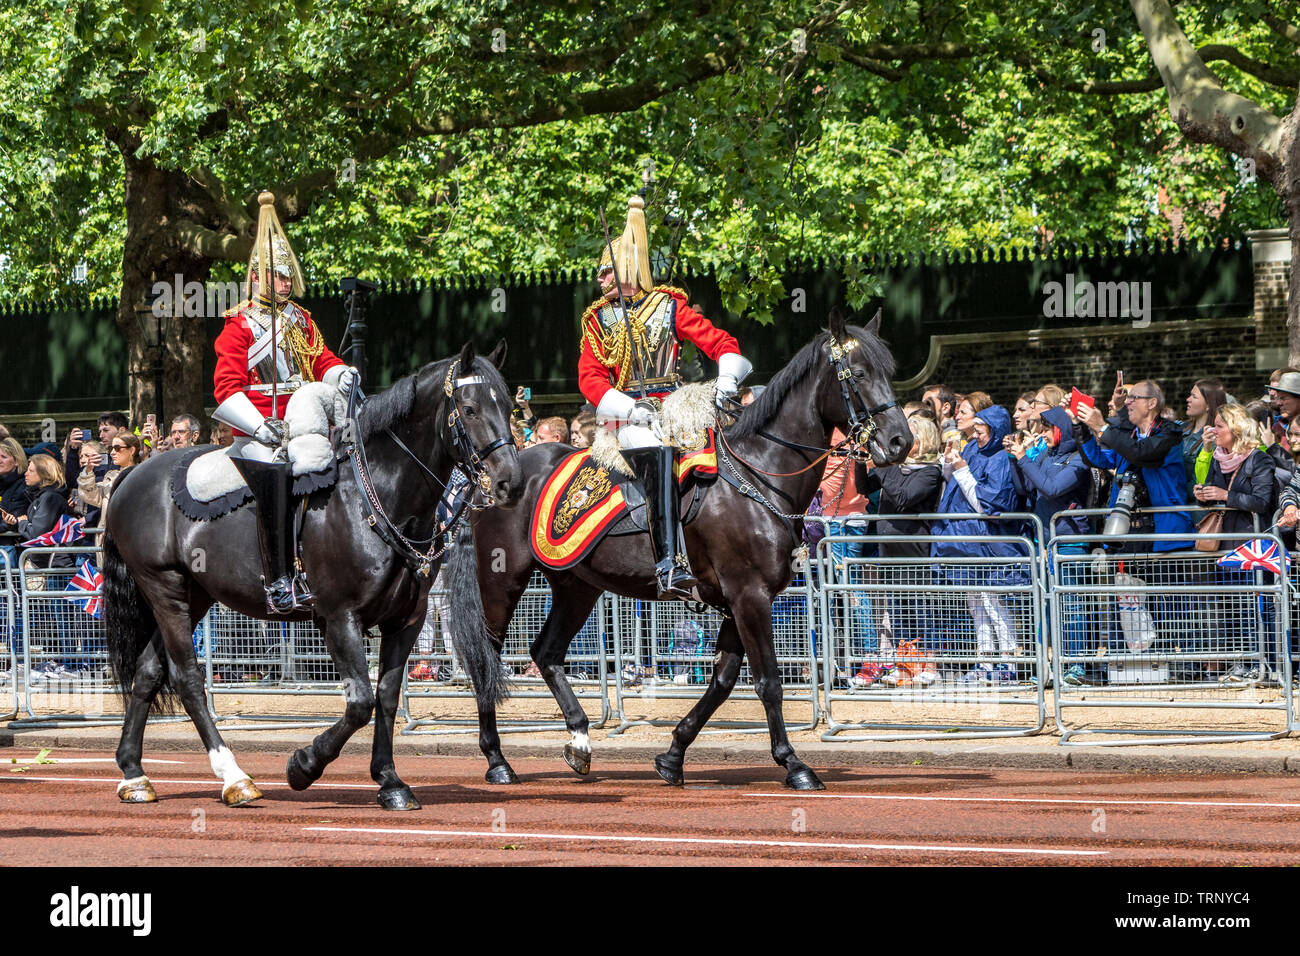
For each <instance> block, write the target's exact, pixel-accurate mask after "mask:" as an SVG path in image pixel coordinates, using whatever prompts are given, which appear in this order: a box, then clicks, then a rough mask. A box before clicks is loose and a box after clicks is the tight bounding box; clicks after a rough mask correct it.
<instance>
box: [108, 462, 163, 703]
mask: <svg viewBox="0 0 1300 956" xmlns="http://www.w3.org/2000/svg"><path fill="white" fill-rule="evenodd" d="M114 487H116V485H114ZM103 546H104V557H103V568H102V571H103V575H104V586H103V598H104V627H105V630H106V631H107V632H108V661H109V666H110V667H111V668H112V671H113V679H114V680H115V681H116V682H117V686H118V691H119V693H121V695H122V706H123V707H128V706H129V705H130V703H131V685H132V684H133V683H134V682H135V670H136V665H137V663H138V662H139V660H140V654H141V652H142V651H144V648H145V645H146V644H148V643H149V640H150V639H151V638H152V637H153V635H154V632H155V631H156V630H157V628H158V622H157V621H156V620H155V619H154V616H153V609H152V608H151V607H149V602H148V601H146V600H145V599H144V595H143V594H141V593H140V587H139V585H137V584H136V583H135V578H133V577H132V576H131V570H130V569H129V568H128V567H127V566H126V561H125V560H123V558H122V552H121V551H119V550H118V549H117V543H116V542H115V541H114V540H113V536H112V535H111V534H109V533H108V532H107V531H105V532H104V542H103ZM162 668H163V683H162V686H161V687H160V690H159V693H158V694H156V695H155V696H154V699H153V702H152V704H151V705H150V709H151V710H153V711H155V712H163V711H165V710H167V709H168V702H169V701H170V699H171V698H170V688H169V687H168V684H167V676H166V675H167V661H166V660H165V659H164V660H163V662H162Z"/></svg>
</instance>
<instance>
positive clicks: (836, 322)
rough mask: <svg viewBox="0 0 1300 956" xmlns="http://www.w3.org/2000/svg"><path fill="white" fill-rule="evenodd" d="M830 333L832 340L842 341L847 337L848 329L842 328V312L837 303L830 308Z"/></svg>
mask: <svg viewBox="0 0 1300 956" xmlns="http://www.w3.org/2000/svg"><path fill="white" fill-rule="evenodd" d="M830 333H831V340H832V341H834V342H843V341H844V340H845V339H846V338H848V331H847V330H846V329H845V328H844V313H843V312H841V311H840V307H839V306H838V305H837V306H834V307H832V308H831V314H830Z"/></svg>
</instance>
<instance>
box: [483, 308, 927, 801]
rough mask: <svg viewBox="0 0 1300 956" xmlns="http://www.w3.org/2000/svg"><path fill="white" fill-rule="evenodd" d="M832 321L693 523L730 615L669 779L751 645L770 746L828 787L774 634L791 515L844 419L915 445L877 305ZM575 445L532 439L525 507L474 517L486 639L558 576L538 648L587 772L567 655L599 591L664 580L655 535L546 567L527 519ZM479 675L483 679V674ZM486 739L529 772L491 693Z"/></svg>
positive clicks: (738, 433)
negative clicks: (500, 727)
mask: <svg viewBox="0 0 1300 956" xmlns="http://www.w3.org/2000/svg"><path fill="white" fill-rule="evenodd" d="M830 325H831V328H830V332H829V333H823V334H821V335H819V336H818V337H817V338H816V339H814V340H813V341H812V342H810V343H809V344H808V345H806V346H805V347H804V348H803V349H802V350H801V351H800V352H799V353H798V354H797V355H796V356H795V357H794V358H793V359H792V360H791V361H790V363H789V364H788V365H787V366H786V367H785V368H784V369H783V370H782V371H781V372H779V373H778V374H777V375H776V377H775V378H773V379H772V382H771V384H770V385H768V387H767V388H766V390H764V392H763V393H762V395H761V396H760V397H759V398H758V400H757V401H756V402H754V404H753V405H751V406H749V407H748V408H746V409H745V410H744V411H743V413H742V414H741V416H740V419H739V421H738V422H736V423H735V424H734V425H731V426H730V427H728V428H726V429H725V430H724V431H723V433H722V434H721V435H719V436H718V440H717V456H718V471H719V480H718V481H716V482H715V484H714V486H713V487H712V489H711V490H709V492H708V495H707V497H706V498H705V500H704V504H703V507H702V508H701V510H700V512H699V514H698V515H697V516H696V517H695V518H694V520H692V521H691V523H690V524H689V525H687V526H686V529H685V532H686V546H687V551H688V553H689V555H690V561H691V567H692V568H693V569H694V571H695V574H696V577H697V578H698V579H699V581H700V593H701V596H702V597H703V598H704V599H705V600H706V601H707V602H709V603H710V604H712V605H714V606H715V607H719V608H721V609H724V610H725V611H726V612H727V616H726V618H725V620H724V622H723V625H722V628H721V630H720V631H719V633H718V641H717V650H718V655H719V656H718V658H717V664H716V666H715V667H714V670H713V678H712V680H711V681H710V682H709V686H708V688H707V689H706V690H705V692H704V695H703V697H702V698H701V699H700V701H699V703H697V704H696V705H695V707H694V708H692V709H691V711H690V713H688V714H687V715H686V716H685V717H684V718H683V719H682V720H681V722H680V723H679V724H678V725H677V727H676V729H675V730H674V732H673V741H672V745H671V746H670V747H669V749H668V752H667V753H664V754H662V755H660V756H659V757H657V758H656V759H655V769H656V771H658V773H659V776H661V777H662V778H663V779H664V780H666V781H667V782H668V783H670V784H681V783H682V764H683V760H684V757H685V751H686V748H687V747H689V746H690V745H691V743H692V742H693V741H694V740H695V738H696V736H697V735H698V734H699V732H700V730H701V729H702V728H703V726H704V724H705V723H706V722H707V721H708V719H709V717H710V716H712V714H713V712H714V711H715V710H717V708H718V707H719V706H720V705H721V704H722V703H723V701H725V700H726V699H727V697H728V696H729V695H730V693H731V690H732V688H733V687H734V686H735V682H736V675H737V674H738V672H739V671H740V665H741V661H742V653H743V654H748V655H749V662H750V667H751V669H752V670H753V673H754V677H755V691H756V692H757V694H758V697H759V699H760V700H761V701H762V702H763V707H764V710H765V712H766V715H767V725H768V731H769V733H770V735H771V740H772V756H773V758H774V759H775V760H776V762H777V764H779V765H780V766H782V767H784V768H785V770H786V781H785V782H786V784H787V785H788V786H790V787H792V788H794V789H798V790H816V789H822V783H821V781H820V780H818V778H817V775H816V774H815V773H813V771H812V770H811V769H809V768H808V767H807V766H806V765H805V764H804V763H803V762H802V761H801V760H799V758H798V757H797V756H796V755H795V752H794V749H793V748H792V747H791V746H790V741H789V739H788V737H787V736H786V731H785V722H784V719H783V716H782V713H781V697H782V691H781V675H780V671H779V669H778V667H777V662H776V649H775V647H774V645H773V642H772V602H773V600H774V599H775V598H776V596H777V595H778V594H780V593H781V592H782V591H783V590H785V588H786V587H787V586H788V585H789V584H790V581H791V579H792V577H793V573H794V572H793V568H792V552H793V551H794V550H795V548H796V547H797V546H798V545H799V544H800V541H801V533H802V522H801V521H800V520H798V518H797V517H793V518H792V517H790V516H798V515H802V514H803V512H805V511H806V510H807V508H808V505H809V503H810V502H811V501H812V498H813V495H814V494H815V493H816V491H817V486H818V484H819V483H820V481H821V479H822V472H823V467H824V466H823V459H824V458H825V453H826V451H827V449H828V447H829V446H830V444H831V430H832V429H833V428H836V427H838V428H841V429H844V430H845V432H846V433H850V434H854V435H856V437H857V438H858V439H859V440H860V441H862V442H864V443H865V444H866V446H867V448H868V449H869V450H870V452H871V455H872V457H873V458H874V460H875V461H876V463H877V464H880V465H885V464H890V463H893V462H897V461H901V460H902V459H903V458H904V457H906V455H907V453H908V451H909V450H910V449H911V447H912V435H911V431H910V429H909V428H908V425H907V422H906V420H905V419H904V417H903V415H902V413H901V412H900V411H899V410H898V408H897V403H896V402H895V401H894V397H893V390H892V387H891V385H890V376H891V375H892V374H893V372H894V360H893V356H892V355H891V354H890V352H889V349H888V348H887V347H886V345H885V344H884V343H883V342H882V341H881V340H880V338H879V337H878V336H877V331H878V329H879V315H877V316H876V318H875V319H873V320H872V321H871V323H869V325H868V327H867V328H865V329H862V328H857V327H851V326H845V324H844V322H843V320H842V319H839V318H838V317H833V318H832V320H831V323H830ZM572 451H573V449H572V448H570V447H569V446H567V445H560V444H547V445H542V446H538V447H534V448H531V449H528V450H527V451H526V452H525V453H524V454H523V455H522V456H521V457H520V464H521V465H522V467H523V470H524V473H525V476H526V481H527V487H526V489H525V492H524V496H523V499H522V501H521V506H520V507H517V508H515V509H514V510H513V511H500V510H495V509H494V510H491V511H482V512H478V513H477V514H475V515H474V516H473V519H472V526H473V530H474V540H475V544H476V547H477V548H478V549H479V551H480V552H481V555H480V556H481V557H483V558H484V560H480V561H479V569H480V570H479V574H478V584H479V588H480V590H481V592H482V603H483V606H484V608H485V611H484V614H485V620H486V624H487V629H488V633H486V634H485V639H486V640H489V641H491V642H492V643H493V644H495V646H496V647H497V648H498V649H499V648H500V646H501V642H502V639H503V637H504V635H505V633H506V629H507V627H508V626H509V624H510V619H511V617H512V616H513V614H514V610H515V606H516V604H517V603H518V601H519V598H520V595H522V594H523V591H524V588H525V587H526V585H527V584H528V580H529V577H530V576H531V575H532V572H533V569H534V567H537V568H539V569H540V570H542V571H543V573H544V574H545V575H546V577H547V580H548V581H549V582H550V586H551V593H552V594H553V596H554V599H553V602H552V604H551V611H550V613H549V614H548V615H547V618H546V622H545V624H544V625H543V626H542V630H541V633H539V634H538V635H537V637H536V639H535V640H534V641H533V643H532V645H531V647H530V653H531V655H532V658H533V660H534V661H536V662H537V666H538V667H539V668H540V669H541V672H542V676H543V677H544V679H545V680H546V683H547V686H548V687H549V688H550V690H551V693H552V694H554V695H555V699H556V702H557V703H558V704H559V705H560V708H561V710H562V711H563V713H564V718H565V724H566V726H567V727H568V729H569V731H570V733H571V734H572V740H571V741H570V742H569V743H568V744H567V745H566V746H565V749H564V757H565V760H566V761H567V762H568V763H569V765H570V766H571V767H572V768H573V769H574V770H575V771H577V772H578V773H580V774H585V773H587V772H588V770H589V769H590V763H591V745H590V742H589V739H588V737H587V729H588V721H587V715H586V713H585V712H584V711H583V709H582V707H581V706H580V705H579V703H578V700H577V698H576V697H575V696H574V694H573V690H572V688H571V687H570V686H569V683H568V680H567V679H566V677H565V674H564V655H565V652H566V651H567V650H568V647H569V642H570V641H571V640H572V639H573V636H574V634H576V633H577V632H578V631H579V630H580V629H581V627H582V625H583V623H584V622H585V621H586V620H587V617H588V615H589V614H590V613H591V610H592V608H593V607H594V606H595V604H596V601H597V599H598V598H599V597H600V594H601V592H603V591H606V590H609V591H613V592H614V593H616V594H622V595H625V596H628V597H634V598H640V599H642V600H654V599H655V596H656V590H657V589H656V584H655V576H654V573H653V567H654V562H653V560H652V557H651V552H650V544H649V541H648V539H647V538H646V536H645V535H633V536H630V537H628V536H619V537H608V538H606V539H605V540H604V541H602V542H601V543H600V544H599V545H597V547H596V548H595V549H594V550H593V551H592V552H591V553H590V554H589V555H588V556H587V557H586V559H585V560H584V561H582V562H581V563H580V564H577V565H575V566H574V567H572V568H570V569H569V570H567V571H554V570H551V569H548V568H545V567H543V566H542V565H541V564H540V562H537V561H536V560H535V559H534V556H533V552H532V549H531V547H530V544H529V537H528V528H529V516H530V514H531V512H532V509H533V506H534V505H535V503H536V501H537V497H538V495H539V494H540V492H541V489H542V486H543V484H544V482H545V480H546V478H547V477H548V476H549V475H550V474H551V473H552V472H553V471H554V469H555V467H556V465H557V464H558V463H559V461H560V460H561V459H562V458H563V457H565V456H566V455H568V454H571V453H572ZM724 479H726V480H724ZM458 547H459V546H458ZM488 549H493V557H492V559H491V560H486V556H487V554H488ZM502 549H504V555H505V556H504V561H503V560H502ZM483 656H485V657H491V656H492V655H483ZM472 676H474V677H475V680H476V682H477V681H478V680H479V679H480V677H479V675H472ZM483 676H486V675H483ZM479 746H480V748H481V749H482V751H483V754H484V755H485V756H486V757H487V759H488V772H487V779H488V781H489V782H490V783H515V782H517V778H516V777H515V774H514V771H513V770H511V769H510V765H509V764H508V763H507V762H506V760H505V757H503V756H502V754H501V739H500V737H499V736H498V733H497V724H496V710H495V708H494V707H492V706H487V707H484V706H482V703H480V710H479Z"/></svg>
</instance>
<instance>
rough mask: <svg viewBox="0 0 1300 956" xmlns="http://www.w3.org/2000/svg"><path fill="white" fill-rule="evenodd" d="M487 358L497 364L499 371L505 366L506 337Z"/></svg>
mask: <svg viewBox="0 0 1300 956" xmlns="http://www.w3.org/2000/svg"><path fill="white" fill-rule="evenodd" d="M487 360H488V361H489V362H491V363H492V364H493V365H494V366H496V369H497V371H498V372H499V371H501V369H502V368H504V367H505V364H506V340H505V339H502V340H501V341H500V342H498V343H497V347H496V348H494V349H493V350H492V354H491V355H489V356H488V357H487Z"/></svg>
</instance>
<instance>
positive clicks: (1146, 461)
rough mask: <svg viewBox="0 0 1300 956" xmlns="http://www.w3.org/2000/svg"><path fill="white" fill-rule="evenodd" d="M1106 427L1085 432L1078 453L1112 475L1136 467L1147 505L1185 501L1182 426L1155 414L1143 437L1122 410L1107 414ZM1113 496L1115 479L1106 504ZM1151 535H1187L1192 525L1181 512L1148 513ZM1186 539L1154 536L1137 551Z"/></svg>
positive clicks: (1174, 547) (1174, 546)
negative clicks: (1110, 470)
mask: <svg viewBox="0 0 1300 956" xmlns="http://www.w3.org/2000/svg"><path fill="white" fill-rule="evenodd" d="M1109 424H1110V427H1109V428H1107V429H1106V430H1105V431H1104V432H1103V433H1102V435H1101V438H1100V439H1098V438H1097V437H1096V436H1095V435H1092V434H1091V432H1090V433H1089V436H1088V439H1087V441H1085V442H1084V443H1083V454H1084V456H1085V457H1086V458H1087V459H1088V460H1089V461H1091V462H1092V463H1093V464H1094V465H1096V466H1097V467H1098V468H1114V469H1115V471H1116V474H1121V473H1123V472H1127V471H1132V470H1133V469H1134V468H1137V469H1138V470H1139V471H1140V472H1141V474H1142V480H1143V482H1144V483H1145V484H1146V487H1147V494H1148V495H1149V496H1150V504H1151V506H1152V507H1157V508H1158V507H1161V506H1164V505H1185V504H1187V503H1188V495H1187V472H1186V470H1185V469H1184V467H1183V431H1182V429H1181V428H1179V427H1178V425H1177V423H1175V422H1170V421H1166V420H1165V419H1162V418H1158V419H1156V421H1155V424H1153V425H1152V426H1151V434H1149V435H1147V436H1146V437H1145V438H1143V437H1141V436H1139V435H1138V433H1137V429H1135V428H1134V427H1133V424H1132V423H1131V422H1130V421H1129V418H1128V409H1127V408H1124V409H1121V410H1120V413H1119V414H1118V415H1116V416H1115V417H1114V418H1111V419H1109ZM1118 495H1119V482H1115V483H1114V484H1113V485H1112V486H1111V489H1110V507H1112V508H1113V507H1114V506H1115V499H1116V497H1118ZM1153 518H1154V522H1155V533H1156V534H1190V533H1191V532H1192V531H1193V530H1194V528H1195V526H1194V525H1193V524H1192V516H1191V515H1190V514H1189V513H1188V512H1186V511H1166V512H1158V513H1156V514H1155V515H1154V516H1153ZM1190 547H1191V544H1190V543H1187V542H1182V541H1154V542H1151V547H1150V548H1149V549H1148V548H1147V547H1146V544H1142V546H1141V547H1140V548H1139V550H1141V551H1147V550H1151V551H1181V550H1185V549H1187V548H1190Z"/></svg>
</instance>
